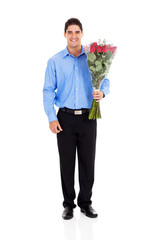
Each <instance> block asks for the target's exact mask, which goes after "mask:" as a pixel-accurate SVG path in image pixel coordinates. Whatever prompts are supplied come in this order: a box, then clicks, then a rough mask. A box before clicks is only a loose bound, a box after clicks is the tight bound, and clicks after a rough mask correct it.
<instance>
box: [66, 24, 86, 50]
mask: <svg viewBox="0 0 160 240" xmlns="http://www.w3.org/2000/svg"><path fill="white" fill-rule="evenodd" d="M64 36H65V38H66V39H67V45H68V46H69V47H70V48H76V47H79V46H81V38H82V37H83V32H82V31H81V29H80V27H79V26H78V25H70V26H69V27H68V28H67V30H66V33H64Z"/></svg>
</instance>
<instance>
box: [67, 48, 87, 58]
mask: <svg viewBox="0 0 160 240" xmlns="http://www.w3.org/2000/svg"><path fill="white" fill-rule="evenodd" d="M83 54H85V51H84V48H83V46H82V49H81V53H80V55H79V56H81V55H83ZM68 55H71V54H70V53H69V51H68V48H67V47H66V48H65V49H64V50H63V58H64V57H66V56H68ZM79 56H78V57H79Z"/></svg>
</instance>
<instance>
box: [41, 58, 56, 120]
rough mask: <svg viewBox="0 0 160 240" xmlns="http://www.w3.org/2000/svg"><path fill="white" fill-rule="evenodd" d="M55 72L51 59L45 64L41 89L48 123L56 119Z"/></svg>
mask: <svg viewBox="0 0 160 240" xmlns="http://www.w3.org/2000/svg"><path fill="white" fill-rule="evenodd" d="M56 80H57V79H56V70H55V64H54V61H51V59H49V60H48V62H47V68H46V71H45V82H44V87H43V104H44V110H45V112H46V114H47V116H48V121H49V122H52V121H55V120H58V119H57V115H56V110H55V108H54V103H55V96H56V92H55V90H56V88H57V81H56Z"/></svg>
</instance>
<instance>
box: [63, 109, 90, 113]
mask: <svg viewBox="0 0 160 240" xmlns="http://www.w3.org/2000/svg"><path fill="white" fill-rule="evenodd" d="M60 110H62V111H63V112H67V113H71V114H74V115H82V114H84V113H88V112H89V110H90V109H88V108H86V109H84V108H83V109H70V108H60Z"/></svg>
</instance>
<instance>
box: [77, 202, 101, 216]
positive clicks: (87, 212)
mask: <svg viewBox="0 0 160 240" xmlns="http://www.w3.org/2000/svg"><path fill="white" fill-rule="evenodd" d="M81 212H82V213H84V214H85V215H86V216H87V217H90V218H96V217H98V214H97V213H96V211H95V210H94V209H93V208H92V206H91V205H89V206H87V207H84V208H81Z"/></svg>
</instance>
